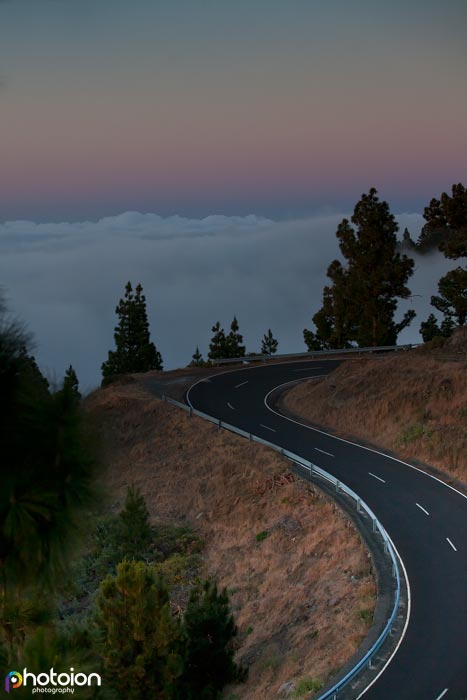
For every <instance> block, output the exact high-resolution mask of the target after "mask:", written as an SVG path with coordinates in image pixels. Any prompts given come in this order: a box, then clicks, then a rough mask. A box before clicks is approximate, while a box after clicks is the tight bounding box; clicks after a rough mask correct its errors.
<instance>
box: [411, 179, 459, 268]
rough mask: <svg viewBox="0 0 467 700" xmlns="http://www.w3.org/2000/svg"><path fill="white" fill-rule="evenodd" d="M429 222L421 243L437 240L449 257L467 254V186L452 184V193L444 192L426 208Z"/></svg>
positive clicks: (424, 215)
mask: <svg viewBox="0 0 467 700" xmlns="http://www.w3.org/2000/svg"><path fill="white" fill-rule="evenodd" d="M423 217H424V219H425V221H426V224H425V226H424V227H423V229H422V232H421V234H420V237H419V239H418V243H419V244H420V243H423V242H424V241H425V240H427V239H429V240H430V239H433V240H435V241H436V243H437V244H439V248H440V250H441V251H442V252H443V253H444V254H445V256H446V257H447V258H453V259H457V258H463V257H466V256H467V189H466V188H465V187H464V186H463V185H462V183H460V182H459V183H458V184H457V185H453V186H452V196H449V195H448V194H447V193H446V192H443V194H442V195H441V197H440V199H435V198H434V199H432V200H431V202H430V204H429V206H428V207H425V210H424V213H423Z"/></svg>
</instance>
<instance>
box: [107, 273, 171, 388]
mask: <svg viewBox="0 0 467 700" xmlns="http://www.w3.org/2000/svg"><path fill="white" fill-rule="evenodd" d="M135 292H136V293H135V294H133V288H132V286H131V282H128V283H127V285H126V287H125V297H124V299H120V302H119V304H118V306H117V308H116V309H115V313H116V314H117V316H118V318H119V322H118V325H117V326H116V327H115V332H114V339H115V346H116V349H115V351H113V350H110V351H109V355H108V359H107V361H106V362H104V363H103V364H102V377H103V379H102V384H103V385H105V384H108V383H109V382H110V381H112V379H113V378H114V377H115V376H117V375H120V374H128V373H132V372H148V371H149V370H152V369H158V370H161V369H162V357H161V355H160V353H159V352H158V351H157V349H156V346H155V345H154V343H151V341H150V334H149V322H148V317H147V311H146V297H145V296H144V294H143V293H142V292H143V288H142V286H141V284H138V286H137V287H136V289H135Z"/></svg>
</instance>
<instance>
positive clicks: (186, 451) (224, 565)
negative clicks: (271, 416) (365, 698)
mask: <svg viewBox="0 0 467 700" xmlns="http://www.w3.org/2000/svg"><path fill="white" fill-rule="evenodd" d="M87 407H88V410H89V411H90V412H91V413H92V414H93V415H94V416H95V419H96V421H97V423H98V425H99V426H100V432H101V434H102V436H103V445H104V446H103V459H104V462H105V464H106V465H107V470H106V474H105V487H106V488H107V489H108V490H109V492H110V494H111V499H112V501H113V507H114V508H115V509H117V508H119V507H120V506H121V504H122V502H123V499H124V496H125V492H126V488H127V486H128V485H129V484H134V485H136V486H138V487H139V488H140V489H141V491H142V492H143V494H144V496H145V498H146V501H147V504H148V508H149V510H150V514H151V518H152V519H153V521H154V522H155V523H157V522H172V523H187V522H188V523H190V524H191V525H192V526H193V527H194V528H195V529H196V530H197V531H198V532H199V533H200V535H201V537H202V538H203V540H204V541H205V543H206V547H205V550H204V555H203V556H204V564H203V565H204V575H210V576H214V577H215V578H217V580H218V581H219V584H220V586H221V587H224V586H225V587H227V589H228V590H229V591H230V594H231V602H232V607H233V610H234V613H235V618H236V621H237V624H238V627H239V640H238V641H239V649H238V660H240V661H242V662H243V663H244V664H246V665H248V667H249V676H248V679H247V681H246V683H245V684H244V685H241V686H238V687H236V688H234V689H230V690H229V691H228V692H227V693H226V697H229V695H230V693H232V695H231V697H236V698H238V699H239V700H240V699H244V700H260V699H263V698H264V699H266V698H268V700H269V698H271V697H272V696H274V697H278V698H279V697H280V696H279V695H278V689H279V688H280V686H281V685H282V684H283V683H285V682H288V681H295V682H297V681H299V680H300V679H301V678H303V677H313V678H316V679H321V680H322V681H325V680H326V679H327V678H328V677H329V675H330V674H331V673H332V672H333V671H335V670H337V669H338V668H339V667H340V666H341V665H342V664H344V662H345V661H346V660H347V659H348V658H349V657H350V656H351V655H352V654H353V653H354V652H355V651H356V649H357V648H358V646H359V644H360V642H361V641H362V639H363V638H364V636H365V634H366V631H367V629H368V619H367V618H368V615H367V614H365V615H362V614H361V613H362V610H368V609H369V610H370V611H372V610H373V608H374V602H375V585H374V581H373V577H372V575H371V563H370V560H369V558H368V554H367V553H366V552H365V549H364V547H363V546H362V544H361V542H360V538H359V536H358V535H357V534H356V532H355V529H354V527H353V526H352V525H351V523H350V522H349V521H348V519H347V518H346V517H345V515H343V514H342V513H341V512H340V511H339V510H338V509H337V508H336V507H335V506H334V505H333V504H332V503H331V502H329V501H328V500H327V498H325V497H324V496H323V495H322V494H321V493H320V492H319V491H318V490H316V489H315V488H313V487H310V486H308V485H306V484H305V483H303V482H300V481H298V480H296V479H295V478H294V477H293V475H291V473H290V472H289V471H288V465H287V463H286V462H285V461H284V460H283V459H281V458H280V457H279V456H278V455H276V454H275V453H273V452H271V451H270V450H268V449H266V448H264V447H262V446H260V445H255V444H250V443H248V442H247V441H245V440H243V439H242V438H240V437H238V436H236V435H232V434H229V433H226V432H223V431H221V432H219V431H218V430H217V429H216V428H215V426H212V425H209V424H207V423H205V422H204V421H202V420H201V419H199V418H196V417H193V418H190V417H189V416H188V415H187V414H185V413H183V412H182V411H181V410H179V409H177V408H174V407H172V406H170V405H167V404H163V403H162V402H161V401H159V400H158V399H155V398H154V397H153V396H152V395H151V394H150V393H149V392H148V391H147V390H146V389H145V387H144V385H143V383H142V382H141V381H139V380H135V381H133V382H131V383H129V384H126V385H120V386H109V387H107V388H106V389H104V390H99V391H97V392H95V393H94V394H92V395H91V396H90V397H88V399H87ZM257 535H260V537H257Z"/></svg>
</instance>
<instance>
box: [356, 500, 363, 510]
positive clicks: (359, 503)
mask: <svg viewBox="0 0 467 700" xmlns="http://www.w3.org/2000/svg"><path fill="white" fill-rule="evenodd" d="M361 512H362V507H361V501H360V499H358V500H357V513H361Z"/></svg>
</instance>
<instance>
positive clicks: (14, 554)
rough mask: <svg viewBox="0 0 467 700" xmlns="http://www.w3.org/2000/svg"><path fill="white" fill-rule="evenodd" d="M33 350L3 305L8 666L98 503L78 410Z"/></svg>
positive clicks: (1, 529) (2, 508)
mask: <svg viewBox="0 0 467 700" xmlns="http://www.w3.org/2000/svg"><path fill="white" fill-rule="evenodd" d="M28 345H29V338H28V337H27V335H26V334H25V333H24V331H23V329H22V328H21V326H20V325H19V324H17V323H15V322H13V323H12V322H8V321H5V319H4V317H3V314H2V313H1V303H0V396H1V401H0V444H1V446H2V448H1V449H2V470H1V474H0V563H1V565H0V647H1V646H2V641H6V647H7V649H8V657H9V658H8V662H9V664H8V665H10V664H11V663H12V662H13V661H14V658H15V657H14V654H16V653H17V651H18V649H19V648H20V647H21V646H22V644H23V643H24V639H25V631H27V630H30V629H31V628H34V627H35V626H37V625H38V624H41V623H43V622H44V621H45V619H46V618H47V611H46V610H45V609H44V602H45V601H46V599H47V598H46V596H45V595H44V591H48V592H49V593H50V592H51V591H52V590H53V588H54V586H56V584H57V581H59V580H60V574H63V573H64V571H65V569H66V564H67V562H68V561H69V555H70V550H71V547H70V543H71V542H72V541H73V540H74V538H75V537H76V530H77V527H78V523H79V518H80V516H81V514H82V509H83V507H84V506H86V507H87V506H88V505H89V504H90V503H91V502H92V499H93V496H94V489H93V475H94V470H95V462H94V459H93V456H92V452H91V450H90V449H89V443H88V441H87V437H86V436H85V433H84V431H83V416H82V414H81V412H80V410H79V406H78V402H77V401H76V400H70V396H69V392H68V390H67V389H62V390H60V391H57V392H55V393H54V394H51V393H50V391H49V388H48V382H47V381H46V380H45V379H44V378H43V377H42V375H41V373H40V370H39V368H38V367H37V365H36V363H35V361H34V359H33V358H32V357H31V356H30V355H29V354H28V351H29V348H28ZM38 582H40V584H41V588H42V600H41V601H39V603H38V601H37V595H36V596H35V595H34V588H37V587H38ZM49 597H50V598H51V597H52V596H49Z"/></svg>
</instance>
